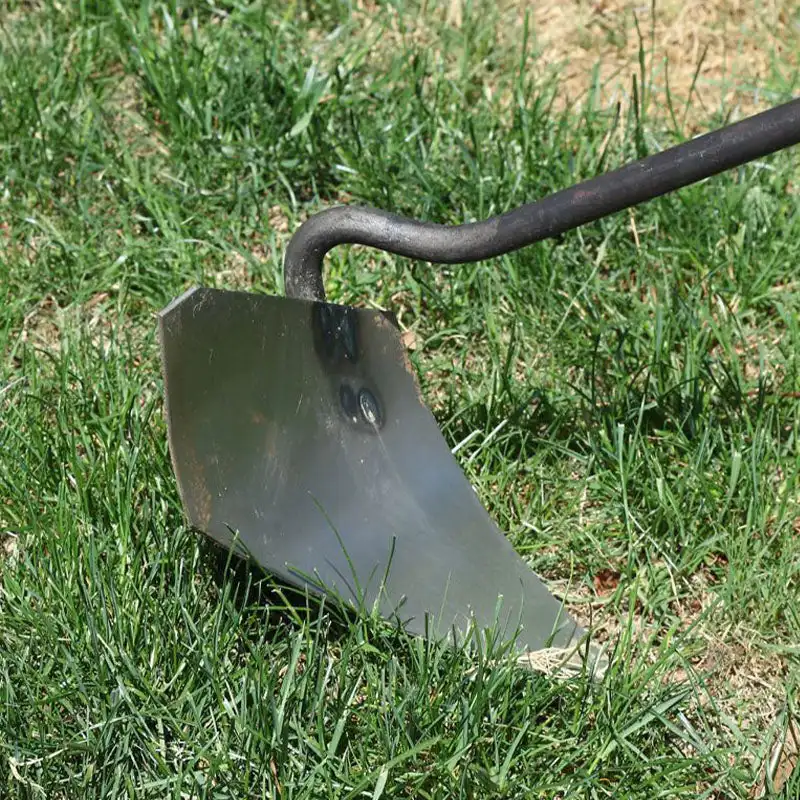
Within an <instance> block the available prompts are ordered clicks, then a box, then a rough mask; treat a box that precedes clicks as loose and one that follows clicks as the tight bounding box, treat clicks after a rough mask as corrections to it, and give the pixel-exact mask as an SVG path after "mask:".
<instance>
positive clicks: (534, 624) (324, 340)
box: [159, 99, 800, 656]
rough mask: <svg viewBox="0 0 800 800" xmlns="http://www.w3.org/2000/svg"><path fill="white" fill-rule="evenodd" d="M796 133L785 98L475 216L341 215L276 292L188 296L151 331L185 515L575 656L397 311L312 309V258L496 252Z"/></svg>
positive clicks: (288, 576) (306, 582)
mask: <svg viewBox="0 0 800 800" xmlns="http://www.w3.org/2000/svg"><path fill="white" fill-rule="evenodd" d="M798 142H800V99H797V100H793V101H791V102H789V103H786V104H784V105H781V106H778V107H776V108H773V109H771V110H769V111H766V112H764V113H761V114H758V115H756V116H753V117H750V118H748V119H745V120H743V121H741V122H738V123H736V124H733V125H730V126H728V127H725V128H722V129H720V130H717V131H715V132H713V133H708V134H705V135H703V136H700V137H698V138H695V139H692V140H690V141H687V142H685V143H683V144H680V145H678V146H677V147H673V148H671V149H668V150H665V151H663V152H660V153H657V154H656V155H652V156H649V157H647V158H644V159H642V160H639V161H635V162H633V163H630V164H628V165H626V166H624V167H622V168H621V169H618V170H616V171H614V172H610V173H607V174H605V175H601V176H599V177H596V178H593V179H592V180H588V181H585V182H583V183H580V184H578V185H576V186H573V187H572V188H569V189H565V190H563V191H560V192H557V193H555V194H553V195H550V196H548V197H546V198H544V199H543V200H540V201H539V202H536V203H532V204H529V205H524V206H522V207H520V208H517V209H515V210H513V211H509V212H507V213H505V214H502V215H500V216H496V217H493V218H491V219H487V220H485V221H483V222H475V223H469V224H465V225H459V226H454V227H448V226H443V225H436V224H431V223H425V222H418V221H415V220H411V219H406V218H403V217H399V216H396V215H394V214H389V213H386V212H384V211H379V210H376V209H371V208H363V207H351V206H337V207H333V208H330V209H327V210H324V211H322V212H320V213H319V214H316V215H315V216H313V217H311V218H310V219H308V220H307V221H306V222H305V223H304V224H303V225H301V226H300V228H299V229H298V230H297V231H296V233H295V234H294V236H293V238H292V239H291V241H290V242H289V244H288V246H287V249H286V253H285V257H284V283H285V291H286V296H285V297H270V296H266V295H258V294H251V293H246V292H233V291H219V290H215V289H207V288H194V289H191V290H189V291H187V292H186V293H185V294H183V295H182V296H181V297H179V298H177V299H176V300H174V301H173V302H172V303H171V304H170V305H169V306H167V308H165V309H164V310H163V311H162V312H161V315H160V323H159V324H160V338H161V347H162V359H163V369H164V383H165V393H166V414H167V423H168V430H169V445H170V451H171V455H172V462H173V467H174V470H175V475H176V477H177V481H178V486H179V488H180V493H181V497H182V501H183V505H184V508H185V511H186V514H187V516H188V519H189V522H190V523H191V525H192V526H193V527H194V528H196V529H199V530H200V531H202V532H204V533H205V534H207V535H208V536H210V537H211V538H213V539H214V540H216V541H217V542H218V543H219V544H221V545H222V546H223V547H225V548H227V549H229V550H231V549H232V550H233V551H234V552H236V553H237V554H242V555H244V554H247V555H248V556H249V557H251V558H252V559H254V560H255V561H256V562H257V563H258V564H259V565H260V566H261V567H262V568H263V569H265V570H266V571H267V572H269V573H271V574H273V575H275V576H276V577H278V578H279V579H280V580H282V581H283V582H284V583H287V584H289V585H292V586H295V587H297V588H299V589H301V590H303V591H308V592H311V593H313V594H322V595H328V596H332V597H334V598H335V599H336V600H337V602H340V603H344V604H349V605H350V606H351V607H352V606H355V607H356V608H358V609H362V610H364V609H371V610H373V611H377V613H378V614H380V615H381V616H383V617H385V618H386V619H388V620H390V621H393V622H394V623H395V624H399V625H401V626H402V627H404V628H405V629H406V630H407V631H409V632H410V633H412V634H416V635H425V636H441V637H444V638H448V639H450V640H451V641H463V640H466V639H467V637H469V636H470V635H472V634H474V633H475V632H479V633H480V635H481V636H488V635H490V634H491V635H492V636H495V637H502V638H503V641H505V642H509V643H511V646H512V647H514V648H516V650H517V652H519V653H520V655H523V656H524V655H525V654H526V653H532V652H536V651H541V650H543V649H545V648H548V649H549V648H555V649H556V651H559V650H563V651H565V652H573V653H574V652H583V650H582V648H581V644H582V643H583V642H585V641H586V639H587V634H586V632H585V631H584V630H583V629H582V628H581V627H580V626H578V625H577V624H576V622H575V621H574V620H573V619H572V618H571V617H570V616H569V614H568V613H567V612H566V611H565V610H564V608H563V605H562V603H561V602H559V601H558V600H557V599H556V598H555V597H553V596H552V595H551V594H550V592H549V591H548V590H547V588H546V587H545V585H544V584H543V583H542V581H541V580H540V579H539V578H538V577H537V576H536V575H535V574H534V572H533V571H532V570H531V569H530V567H529V566H528V564H527V563H526V562H525V561H524V560H523V559H522V558H521V557H520V556H519V555H518V554H517V553H516V552H515V550H514V548H513V547H512V545H511V544H510V542H509V541H508V539H507V538H506V536H505V535H504V534H503V533H502V532H501V531H500V530H499V528H498V527H497V526H496V525H495V524H494V522H493V521H492V519H491V518H490V517H489V515H488V513H487V512H486V511H485V510H484V508H483V506H482V505H481V503H480V500H479V499H478V496H477V494H476V493H475V491H474V490H473V488H472V486H471V485H470V484H469V482H468V481H467V479H466V477H465V476H464V474H463V472H462V470H461V468H460V467H459V465H458V463H457V462H456V460H455V458H454V456H453V454H452V453H451V451H450V448H449V447H448V445H447V443H446V442H445V440H444V438H443V436H442V435H441V433H440V431H439V429H438V427H437V424H436V421H435V420H434V417H433V415H432V414H431V413H430V411H429V410H428V409H427V407H426V406H425V404H424V401H423V398H422V397H421V394H420V391H419V388H418V385H417V382H416V380H415V375H414V372H413V369H412V367H411V366H410V363H409V361H408V358H407V355H406V352H405V349H404V346H403V344H402V341H401V338H400V335H399V330H398V326H397V323H396V321H395V318H394V316H393V315H392V314H391V313H389V312H384V311H376V310H368V309H364V308H353V307H350V306H342V305H336V304H334V303H330V302H328V301H327V300H326V297H325V290H324V287H323V280H322V267H323V259H324V257H325V254H326V253H327V252H328V251H329V250H330V249H331V248H332V247H335V246H336V245H339V244H359V245H366V246H368V247H375V248H380V249H382V250H385V251H388V252H390V253H395V254H397V255H400V256H405V257H408V258H413V259H419V260H423V261H427V262H434V263H445V264H459V263H465V262H473V261H479V260H483V259H489V258H494V257H496V256H500V255H502V254H504V253H508V252H511V251H513V250H517V249H519V248H522V247H525V246H527V245H530V244H533V243H534V242H538V241H540V240H542V239H546V238H549V237H553V236H557V235H559V234H562V233H564V232H565V231H569V230H571V229H573V228H576V227H578V226H580V225H584V224H586V223H590V222H593V221H595V220H598V219H600V218H602V217H605V216H607V215H609V214H613V213H615V212H617V211H621V210H623V209H626V208H628V207H631V206H634V205H637V204H639V203H642V202H645V201H647V200H651V199H652V198H655V197H658V196H660V195H663V194H666V193H668V192H672V191H674V190H676V189H680V188H681V187H684V186H687V185H689V184H692V183H694V182H696V181H700V180H703V179H705V178H708V177H710V176H713V175H716V174H718V173H720V172H723V171H724V170H728V169H731V168H734V167H737V166H740V165H742V164H745V163H746V162H749V161H752V160H753V159H757V158H761V157H763V156H766V155H768V154H770V153H774V152H776V151H778V150H781V149H783V148H786V147H789V146H792V145H795V144H797V143H798ZM585 652H589V648H588V647H587V648H586V650H585Z"/></svg>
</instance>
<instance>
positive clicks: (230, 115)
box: [0, 0, 800, 800]
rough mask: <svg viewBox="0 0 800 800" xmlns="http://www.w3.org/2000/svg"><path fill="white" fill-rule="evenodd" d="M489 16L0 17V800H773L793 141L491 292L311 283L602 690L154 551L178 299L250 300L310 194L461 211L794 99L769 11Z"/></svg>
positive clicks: (787, 762) (785, 601) (786, 751)
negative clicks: (532, 585)
mask: <svg viewBox="0 0 800 800" xmlns="http://www.w3.org/2000/svg"><path fill="white" fill-rule="evenodd" d="M523 5H524V4H523V3H512V2H508V1H507V0H503V2H494V0H471V2H469V1H468V2H465V3H464V4H459V3H455V2H450V0H447V1H446V2H436V0H417V2H412V0H408V1H407V2H403V0H395V1H394V2H388V1H387V2H367V0H364V2H358V1H357V0H351V2H346V0H327V1H326V0H321V2H317V3H313V2H302V1H299V2H298V0H292V1H291V2H290V1H289V0H274V1H272V0H262V1H261V2H252V3H249V2H245V0H241V2H227V1H224V0H220V2H218V3H213V2H210V0H206V1H203V2H201V0H197V1H196V2H181V1H180V0H169V2H163V3H161V2H155V1H152V2H151V0H136V2H134V0H131V1H130V2H127V1H124V0H60V2H55V0H49V1H48V2H44V1H43V2H23V1H22V0H10V1H9V0H7V2H5V3H4V4H3V9H2V10H0V287H1V289H2V303H0V795H2V796H4V797H26V798H61V797H64V798H66V797H69V798H72V797H137V798H138V797H148V798H184V797H212V796H213V797H215V798H227V797H230V798H244V797H270V798H281V799H282V800H283V799H285V798H328V797H331V798H334V797H335V798H355V797H366V798H379V797H384V798H389V797H419V798H451V797H463V798H476V799H477V798H490V797H514V798H521V797H534V798H609V797H625V798H642V799H644V798H648V799H649V798H656V797H664V798H674V797H710V798H751V797H759V796H782V797H785V798H794V797H800V775H798V774H797V773H793V772H792V770H793V767H794V764H795V762H796V761H797V759H798V750H800V747H798V743H799V742H798V741H796V736H797V735H798V730H799V729H798V728H797V727H796V726H795V719H796V717H797V714H798V713H800V709H798V705H797V703H798V695H797V688H798V680H799V679H800V608H799V607H798V604H797V602H796V601H797V599H798V595H799V594H800V490H799V489H798V485H799V484H800V479H799V473H800V448H799V447H798V436H799V435H800V371H799V367H800V291H799V290H800V215H798V213H797V191H798V188H797V187H798V185H800V174H798V153H797V152H786V153H782V154H779V155H777V156H773V157H770V158H768V159H766V160H764V161H763V162H759V163H755V164H751V165H748V166H746V167H743V168H741V169H738V170H736V171H734V172H731V173H729V174H726V175H724V176H720V177H718V178H714V179H712V180H709V181H706V182H704V183H702V184H700V185H697V186H693V187H690V188H688V189H686V190H684V191H682V192H680V193H678V194H675V195H671V196H669V197H665V198H661V199H659V200H657V201H654V202H652V203H650V204H648V205H646V206H642V207H640V208H637V209H636V210H634V211H632V212H630V213H629V212H625V213H622V214H619V215H617V216H615V217H612V218H609V219H607V220H604V221H602V222H599V223H595V224H593V225H589V226H587V227H585V228H584V229H581V230H578V231H574V232H572V233H569V234H567V235H564V236H563V237H561V238H559V239H557V240H554V241H548V242H544V243H541V244H538V245H535V246H533V247H530V248H527V249H525V250H522V251H520V252H518V253H515V254H513V255H509V256H505V257H503V258H499V259H497V260H494V261H491V262H481V263H475V264H469V265H464V266H452V267H442V266H437V265H430V264H426V263H417V262H412V261H410V260H407V259H403V258H398V257H394V256H391V255H387V254H383V253H378V252H375V251H370V250H367V249H364V248H355V247H353V248H347V247H342V248H338V249H336V250H335V251H334V252H333V253H332V254H331V256H330V257H329V258H328V260H327V274H326V288H327V292H328V296H329V298H330V299H331V300H333V301H336V302H341V303H350V304H354V305H362V306H369V307H381V308H387V309H390V310H392V311H394V312H395V313H396V314H397V316H398V318H399V321H400V325H401V327H402V328H403V338H404V341H405V343H406V344H407V346H408V348H409V352H410V356H411V360H412V363H413V367H414V369H415V370H416V372H417V374H418V377H419V381H420V385H421V389H422V392H423V395H424V397H425V398H426V401H427V402H428V404H429V406H430V408H431V410H432V411H433V412H434V414H435V416H436V418H437V420H438V422H439V424H440V427H441V429H442V431H443V434H444V436H445V438H446V439H447V442H448V443H449V444H450V446H451V447H453V448H456V447H457V446H458V445H462V446H460V447H459V449H458V450H457V455H456V458H457V459H458V461H459V463H460V464H461V466H462V467H463V469H464V470H465V472H466V474H467V476H468V478H469V479H470V481H471V482H472V483H473V485H474V486H475V488H476V489H477V491H478V493H479V495H480V498H481V500H482V502H483V503H484V505H485V506H486V507H487V509H488V510H489V511H490V513H491V514H492V516H493V518H494V519H495V520H496V521H497V523H498V524H499V525H500V526H501V528H502V529H503V530H504V531H506V532H507V533H508V536H509V537H510V539H511V541H512V542H513V544H514V546H515V547H516V548H517V550H518V552H519V553H521V554H522V555H523V557H524V558H526V560H528V561H529V563H530V564H531V566H532V568H534V569H535V570H536V571H537V572H538V573H539V574H540V575H541V576H542V577H543V578H544V579H545V580H546V582H547V584H548V586H549V587H550V589H551V591H553V592H554V593H555V594H556V595H557V596H559V597H562V598H564V599H565V602H566V604H567V606H568V607H569V608H570V610H571V612H572V613H573V614H574V615H575V616H576V617H578V618H579V619H580V620H582V621H583V622H585V623H587V624H588V623H590V624H591V625H592V627H593V629H594V632H595V638H596V641H597V642H598V643H602V644H604V646H605V647H607V648H608V650H609V652H610V653H611V654H612V655H613V659H612V662H611V666H610V668H609V670H608V672H607V673H606V675H605V676H604V678H603V679H602V680H600V681H593V680H591V679H590V678H588V677H586V676H581V675H573V676H569V677H564V676H563V675H560V674H549V673H548V672H547V671H546V670H544V671H542V670H530V669H522V668H520V667H519V666H517V665H515V663H514V662H513V660H512V659H510V658H506V657H503V656H502V654H495V653H476V652H472V651H467V650H462V651H454V650H451V649H450V648H448V647H447V646H445V645H443V644H440V643H436V642H427V641H423V640H421V639H415V638H411V637H407V636H405V635H403V634H401V633H399V632H397V631H395V630H393V629H392V628H391V627H389V626H387V625H384V624H382V623H381V622H380V621H379V620H376V619H372V618H357V617H353V616H348V615H345V614H343V613H342V612H340V611H339V610H338V609H336V608H333V607H329V606H325V605H319V604H307V605H305V604H303V603H300V602H299V601H298V600H297V599H290V598H288V597H287V596H286V595H285V593H284V592H283V591H282V590H281V587H279V586H275V585H274V584H273V583H272V582H271V581H270V579H269V578H268V577H266V576H264V575H262V574H261V573H258V572H257V571H256V570H253V569H249V568H247V567H245V566H242V565H239V564H234V563H231V562H230V561H228V560H227V559H225V558H224V557H222V556H221V555H220V554H219V553H218V552H217V551H215V550H214V549H213V548H212V547H210V546H209V545H208V543H207V542H205V541H204V539H203V538H202V537H201V536H198V535H197V534H195V533H194V532H193V531H191V530H189V529H187V526H186V524H185V521H184V517H183V512H182V509H181V505H180V498H179V496H178V490H177V486H176V483H175V480H174V477H173V474H172V468H171V464H170V460H169V453H168V448H167V440H166V427H165V422H164V413H163V394H162V388H163V387H162V382H161V372H160V369H161V368H160V362H159V353H158V341H157V337H156V316H155V315H156V313H157V312H158V311H159V310H160V309H161V308H162V307H163V306H164V305H166V304H167V303H168V302H169V301H170V300H171V299H172V298H173V297H175V296H177V295H178V294H179V293H181V292H182V291H183V290H185V289H187V288H188V287H190V286H192V285H198V284H201V285H207V286H217V287H221V288H239V289H242V288H244V289H247V290H249V291H254V292H265V293H269V294H276V293H277V294H280V293H281V292H282V252H283V249H284V248H285V246H286V243H287V241H288V239H289V237H290V236H291V234H292V232H293V231H294V230H295V229H296V228H297V226H298V225H299V224H300V222H301V221H302V220H303V219H305V218H306V217H307V216H308V215H310V214H312V213H314V212H315V211H318V210H321V209H323V208H325V207H327V206H330V205H333V204H337V203H342V202H350V203H358V204H369V205H374V206H378V207H381V208H384V209H387V210H391V211H395V212H399V213H404V214H408V215H411V216H414V217H417V218H420V219H425V220H431V221H437V222H442V223H451V224H456V223H459V222H463V221H467V220H476V219H481V218H484V217H487V216H490V215H492V214H495V213H499V212H501V211H504V210H507V209H510V208H513V207H515V206H517V205H519V204H521V203H523V202H528V201H532V200H535V199H537V198H540V197H542V196H544V195H545V194H547V193H549V192H551V191H554V190H556V189H559V188H563V187H566V186H568V185H570V184H572V183H574V182H576V181H578V180H581V179H584V178H588V177H591V176H593V175H595V174H597V173H599V172H601V171H603V170H607V169H610V168H613V167H615V166H619V165H621V164H622V163H624V162H625V161H627V160H630V159H632V158H635V157H637V156H641V155H645V154H647V153H652V152H655V151H657V150H659V149H662V148H664V147H667V146H669V145H671V144H675V143H677V142H679V141H683V140H684V139H685V138H686V137H688V136H690V135H693V134H694V133H696V132H698V131H699V130H704V129H709V128H711V127H714V126H717V125H719V124H721V123H723V122H724V121H726V120H729V119H735V118H737V117H740V116H741V115H742V114H743V113H744V111H750V110H754V109H756V108H763V107H765V106H767V105H770V104H773V103H778V102H781V101H783V100H786V99H789V98H790V97H791V95H792V92H793V90H796V84H797V82H798V77H797V65H796V59H797V53H798V52H800V50H798V48H797V44H798V35H797V33H796V32H797V31H798V30H800V28H798V18H797V10H796V8H795V7H794V6H793V5H786V6H785V7H779V6H774V5H768V6H764V7H762V6H761V5H759V4H753V3H748V2H745V3H742V4H739V5H737V10H735V13H734V12H731V13H730V15H728V16H725V15H724V14H722V12H721V11H720V14H719V15H717V16H715V15H714V14H715V12H714V9H717V6H716V5H715V4H713V3H712V4H704V5H703V9H704V11H703V15H701V16H702V19H700V17H697V18H696V19H695V18H693V17H692V18H689V19H685V20H684V24H685V25H686V26H689V27H691V24H692V22H696V23H697V24H696V28H692V34H691V36H689V33H688V32H687V33H686V41H687V42H689V41H690V40H691V42H693V45H692V47H689V46H687V47H686V48H684V50H681V47H680V43H681V42H682V41H683V40H682V39H681V35H680V26H679V24H678V22H676V21H675V19H674V18H670V19H671V21H668V22H669V24H667V23H664V24H662V21H661V18H660V17H659V16H658V14H659V9H658V8H657V7H655V6H653V7H643V8H639V7H638V6H637V7H636V14H635V15H634V13H633V11H632V10H631V9H632V8H633V6H630V7H628V6H626V7H625V8H628V11H627V12H625V13H622V12H620V8H622V6H621V4H619V3H610V5H609V7H610V8H611V9H612V11H614V12H615V13H613V14H612V13H611V12H610V11H609V12H605V11H603V8H605V6H604V7H603V8H601V7H600V6H597V9H600V10H599V11H598V10H597V9H595V11H593V12H591V13H592V14H594V17H592V20H594V21H592V20H590V23H591V25H590V26H589V27H587V29H586V30H587V31H588V32H589V33H591V35H588V34H587V36H588V38H586V37H584V38H581V36H582V34H581V35H579V34H580V31H576V30H575V29H574V26H573V29H570V30H568V31H565V32H563V35H562V34H560V33H559V31H560V30H561V29H554V28H548V27H547V23H548V20H550V21H552V19H556V21H557V22H559V21H560V22H559V24H561V25H563V24H566V23H565V19H566V20H567V21H569V15H568V14H565V13H564V9H565V8H568V7H570V4H569V3H566V2H562V3H560V4H549V3H544V4H541V6H539V7H537V8H538V10H536V9H534V10H532V12H531V13H530V14H527V15H526V14H524V13H523ZM668 6H669V4H668ZM720 7H721V6H720ZM531 8H532V9H533V7H531ZM709 8H711V9H712V10H711V11H709ZM726 8H727V7H726ZM542 9H544V10H542ZM578 10H579V11H580V13H582V14H585V13H589V12H587V11H586V8H585V7H584V6H580V7H579V9H578ZM673 10H674V9H673ZM623 11H624V9H623ZM544 12H547V13H544ZM617 12H619V13H617ZM575 13H576V14H577V13H578V11H576V12H575ZM665 13H666V12H665ZM670 13H672V12H670ZM698 13H699V12H698ZM548 14H550V16H549V17H548ZM770 14H772V15H773V17H774V19H773V17H770V16H769V15H770ZM554 15H555V16H554ZM595 17H596V18H597V19H595ZM690 17H691V15H690ZM765 19H766V20H768V21H769V20H773V21H774V24H772V23H769V24H768V23H767V22H765V21H764V20H765ZM598 20H599V22H598ZM720 20H722V21H721V22H720ZM595 22H598V24H594V23H595ZM701 23H702V25H701ZM717 23H719V24H720V25H722V32H721V33H719V35H718V36H717V33H716V29H715V28H713V25H714V24H717ZM723 23H724V25H723ZM676 26H678V27H677V28H676ZM689 27H687V28H685V30H686V31H688V30H689ZM701 28H702V30H701ZM709 30H710V31H712V33H713V36H712V40H713V41H711V44H710V45H709V44H706V45H704V44H703V41H702V36H701V34H702V35H706V34H705V33H703V31H705V32H706V33H708V31H709ZM676 31H677V33H676ZM698 31H699V33H698ZM743 31H744V33H742V32H743ZM782 32H783V33H782ZM784 33H785V36H784V38H781V36H782V35H783V34H784ZM725 36H729V37H732V38H729V39H725V38H724V37H725ZM570 37H572V38H570ZM576 37H577V38H576ZM670 37H671V38H670ZM692 37H693V38H692ZM698 37H700V38H699V39H698ZM715 37H716V38H715ZM720 37H722V38H720ZM736 37H738V38H736ZM759 37H760V38H759ZM676 41H677V43H678V44H677V45H676ZM698 41H699V42H700V44H699V45H698V44H697V43H698ZM721 41H722V42H729V41H730V42H732V44H731V45H730V47H728V46H727V45H725V46H723V45H720V42H721ZM665 42H666V44H665ZM570 48H574V55H575V59H574V64H573V67H572V68H571V69H570V67H569V64H568V63H567V64H565V63H563V62H562V61H559V58H561V57H563V58H567V59H569V58H570V57H571V52H572V50H571V49H570ZM748 48H749V49H748ZM754 53H757V54H758V58H755V56H754V55H753V54H754ZM720 54H722V55H720ZM665 56H670V58H676V59H678V62H679V63H676V64H675V65H674V68H673V66H672V62H667V63H668V64H669V65H670V66H669V67H668V68H665ZM712 56H713V58H712ZM723 56H724V57H723ZM739 56H740V57H739ZM681 57H683V60H682V61H681ZM598 61H599V62H600V63H601V66H598V68H597V69H595V70H593V69H591V66H590V65H591V64H592V63H595V62H598ZM609 63H610V64H612V66H613V69H608V68H607V65H608V64H609ZM576 65H586V66H585V68H583V67H582V68H581V69H578V68H577V66H576ZM603 65H606V66H603ZM670 75H672V76H673V79H672V81H671V82H670V81H669V76H670ZM798 772H800V771H798Z"/></svg>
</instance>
